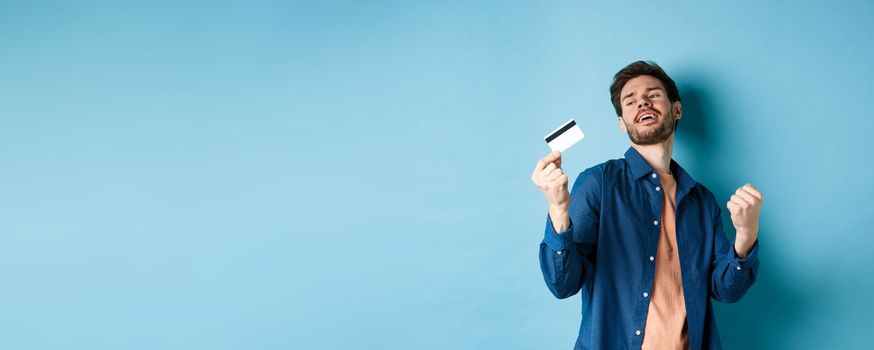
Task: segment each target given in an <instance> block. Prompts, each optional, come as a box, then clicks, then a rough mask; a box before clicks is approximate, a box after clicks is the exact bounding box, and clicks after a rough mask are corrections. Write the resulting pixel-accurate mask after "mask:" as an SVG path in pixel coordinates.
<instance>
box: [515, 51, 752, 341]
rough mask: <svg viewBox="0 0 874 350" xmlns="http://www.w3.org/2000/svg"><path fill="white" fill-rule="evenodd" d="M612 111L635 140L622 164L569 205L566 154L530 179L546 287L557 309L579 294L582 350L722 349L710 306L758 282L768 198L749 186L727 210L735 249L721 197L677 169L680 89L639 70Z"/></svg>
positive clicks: (591, 173) (584, 184)
mask: <svg viewBox="0 0 874 350" xmlns="http://www.w3.org/2000/svg"><path fill="white" fill-rule="evenodd" d="M610 99H611V100H612V102H613V106H614V108H615V109H616V114H617V116H618V118H619V119H618V120H619V128H620V129H621V130H622V132H624V133H627V134H628V137H629V138H630V139H631V147H630V148H629V149H628V151H627V152H625V158H623V159H614V160H609V161H607V162H604V163H602V164H599V165H596V166H594V167H591V168H589V169H586V170H585V171H583V172H582V173H580V175H579V176H578V177H577V179H576V182H575V183H574V186H573V191H572V192H571V193H568V189H567V185H568V178H567V176H566V175H565V174H564V172H563V171H562V169H561V154H560V153H558V152H554V153H552V154H549V155H547V156H546V157H544V158H543V159H541V160H540V161H539V162H537V165H536V166H535V167H534V172H533V174H532V175H531V180H532V181H533V182H534V183H535V184H536V185H537V187H538V188H539V189H540V191H541V192H542V193H543V195H544V197H546V201H547V203H548V205H549V215H548V216H547V219H546V235H545V237H544V238H543V242H542V243H541V244H540V267H541V270H542V271H543V278H544V280H545V281H546V285H547V287H549V290H550V291H551V292H552V293H553V294H554V295H555V296H556V297H558V298H567V297H570V296H572V295H574V294H576V293H577V292H578V291H580V290H581V289H582V293H581V295H582V299H583V319H582V324H581V326H580V332H579V336H578V338H577V342H576V345H575V346H574V349H689V348H691V349H719V348H721V345H720V341H719V333H718V332H717V329H716V319H715V317H714V315H713V308H712V305H711V302H710V298H713V299H716V300H718V301H721V302H725V303H733V302H736V301H738V300H740V298H741V297H742V296H743V295H744V293H746V291H747V290H748V289H749V288H750V286H752V285H753V282H755V280H756V275H757V271H758V265H759V260H758V241H757V237H758V229H759V208H760V207H761V203H762V199H763V197H762V194H761V193H760V192H759V191H758V190H756V189H755V188H754V187H753V186H752V185H750V184H746V185H744V186H742V187H740V188H738V189H737V191H736V192H735V194H734V195H732V196H731V200H729V201H728V203H727V204H726V207H727V208H728V211H729V212H730V213H731V220H732V222H733V224H734V227H735V229H736V230H737V237H736V239H735V241H734V244H731V243H730V242H729V241H728V239H727V238H726V237H725V234H724V232H723V228H722V221H721V220H720V213H721V209H720V206H719V205H718V204H717V202H716V198H715V197H714V196H713V193H711V192H710V191H709V190H708V189H707V188H706V187H704V186H703V185H701V184H699V183H698V182H696V181H695V180H694V179H693V178H692V176H690V175H689V174H688V173H686V171H685V170H683V168H682V167H680V165H679V164H677V162H675V161H674V160H672V159H671V153H672V151H673V147H674V131H675V130H676V127H677V123H678V122H679V121H680V118H681V117H682V114H683V108H682V104H681V103H680V94H679V91H678V90H677V86H676V84H675V83H674V81H673V80H672V79H671V78H670V77H668V75H667V74H666V73H665V72H664V71H663V70H662V69H661V68H660V67H659V66H658V65H657V64H655V63H653V62H643V61H638V62H634V63H632V64H630V65H628V66H627V67H625V68H623V69H622V70H620V71H619V72H618V73H616V75H615V76H614V78H613V83H612V84H611V85H610Z"/></svg>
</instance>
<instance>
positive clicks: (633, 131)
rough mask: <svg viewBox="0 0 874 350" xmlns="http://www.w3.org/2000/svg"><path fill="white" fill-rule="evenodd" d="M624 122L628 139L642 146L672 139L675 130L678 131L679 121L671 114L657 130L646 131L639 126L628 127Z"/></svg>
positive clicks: (648, 129) (649, 129)
mask: <svg viewBox="0 0 874 350" xmlns="http://www.w3.org/2000/svg"><path fill="white" fill-rule="evenodd" d="M623 122H624V123H625V129H627V130H628V138H629V139H631V142H633V143H635V144H637V145H641V146H645V145H654V144H657V143H662V142H665V141H667V140H668V138H669V137H671V134H673V133H674V130H676V129H677V120H676V119H674V114H673V113H670V114H669V115H668V118H667V119H664V122H663V123H661V124H659V125H657V126H656V127H655V128H646V129H644V128H642V127H637V125H628V123H627V122H625V121H624V120H623Z"/></svg>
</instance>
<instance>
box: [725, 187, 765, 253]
mask: <svg viewBox="0 0 874 350" xmlns="http://www.w3.org/2000/svg"><path fill="white" fill-rule="evenodd" d="M764 199H765V197H763V196H762V193H761V192H759V191H758V190H756V188H755V187H753V185H750V184H746V185H743V187H741V188H738V189H737V191H735V192H734V195H732V196H731V199H730V200H729V201H728V203H727V204H726V206H727V207H728V211H729V212H730V213H731V223H732V224H734V228H735V229H736V230H737V237H736V238H735V250H736V251H737V252H738V255H740V256H741V257H745V256H746V253H747V252H748V251H749V249H750V248H751V247H752V246H753V243H755V242H756V239H757V238H758V234H759V210H760V209H761V208H762V201H763V200H764Z"/></svg>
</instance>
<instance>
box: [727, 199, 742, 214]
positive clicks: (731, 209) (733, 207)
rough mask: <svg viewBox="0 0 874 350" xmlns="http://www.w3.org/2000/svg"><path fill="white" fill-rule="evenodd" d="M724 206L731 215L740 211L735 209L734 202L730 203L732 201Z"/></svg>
mask: <svg viewBox="0 0 874 350" xmlns="http://www.w3.org/2000/svg"><path fill="white" fill-rule="evenodd" d="M725 206H726V207H727V208H728V212H730V213H732V214H737V211H738V210H739V209H740V208H738V207H737V204H736V203H735V202H732V201H728V203H726V204H725Z"/></svg>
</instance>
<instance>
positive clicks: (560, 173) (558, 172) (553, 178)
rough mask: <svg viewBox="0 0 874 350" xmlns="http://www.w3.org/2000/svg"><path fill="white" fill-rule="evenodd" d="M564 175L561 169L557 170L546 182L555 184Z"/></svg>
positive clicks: (547, 177)
mask: <svg viewBox="0 0 874 350" xmlns="http://www.w3.org/2000/svg"><path fill="white" fill-rule="evenodd" d="M562 175H564V173H562V172H561V170H560V169H555V170H553V171H552V172H551V173H549V175H547V176H546V181H549V182H553V181H555V180H557V179H558V178H560V177H562Z"/></svg>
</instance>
